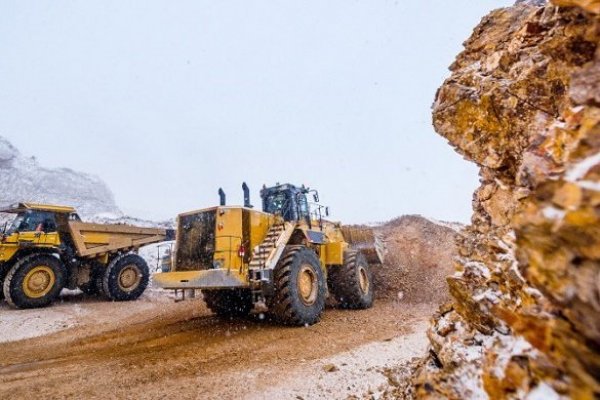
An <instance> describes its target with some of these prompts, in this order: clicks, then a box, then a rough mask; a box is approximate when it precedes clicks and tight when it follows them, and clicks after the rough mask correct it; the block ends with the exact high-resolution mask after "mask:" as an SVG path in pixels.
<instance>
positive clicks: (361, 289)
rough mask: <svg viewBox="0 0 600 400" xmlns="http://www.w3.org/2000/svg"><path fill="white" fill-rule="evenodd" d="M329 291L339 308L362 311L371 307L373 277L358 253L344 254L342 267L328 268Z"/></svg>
mask: <svg viewBox="0 0 600 400" xmlns="http://www.w3.org/2000/svg"><path fill="white" fill-rule="evenodd" d="M328 274H329V277H328V281H329V290H330V291H331V293H332V294H333V296H334V297H335V299H336V300H337V301H338V303H339V305H340V307H341V308H351V309H364V308H370V307H371V306H372V305H373V277H372V275H371V269H370V267H369V264H368V263H367V259H366V258H365V256H364V255H363V254H362V253H361V252H359V251H347V252H345V253H344V265H341V266H335V267H329V269H328Z"/></svg>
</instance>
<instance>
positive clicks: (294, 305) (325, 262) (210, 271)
mask: <svg viewBox="0 0 600 400" xmlns="http://www.w3.org/2000/svg"><path fill="white" fill-rule="evenodd" d="M242 188H243V190H244V206H243V207H241V206H227V205H226V204H225V203H226V202H225V194H224V192H223V191H222V190H219V194H220V196H221V201H220V206H218V207H211V208H206V209H202V210H198V211H191V212H187V213H183V214H180V215H179V216H178V220H177V221H178V222H177V224H178V225H177V239H176V244H175V254H174V260H173V261H174V262H173V264H172V270H171V271H170V272H164V273H159V274H156V275H154V282H155V283H156V284H157V285H158V286H160V287H163V288H165V289H174V290H178V291H181V292H182V293H185V290H186V289H201V290H202V293H203V296H204V300H205V301H206V303H207V305H208V307H209V308H210V309H211V310H212V311H213V312H215V313H216V314H218V315H221V316H227V317H230V316H242V315H245V314H248V313H249V312H250V311H251V310H252V308H253V307H254V305H255V304H257V303H263V304H266V305H267V306H268V308H269V312H270V313H271V314H272V315H273V316H274V317H275V318H276V319H278V320H279V321H280V322H281V323H284V324H289V325H300V326H301V325H307V324H313V323H315V322H317V321H318V320H319V318H320V316H321V313H322V311H323V309H324V307H325V298H326V296H327V295H328V293H330V294H331V295H333V296H334V297H335V298H336V299H337V301H338V303H339V305H340V306H341V307H344V308H354V309H360V308H368V307H371V305H372V303H373V293H374V292H373V289H374V287H373V280H372V276H371V270H370V264H372V263H380V262H381V261H382V258H383V247H382V246H381V244H380V243H378V241H377V238H376V237H375V236H374V235H373V232H372V231H371V230H370V229H360V228H358V227H354V228H348V229H344V228H343V227H342V226H341V224H340V223H335V222H331V221H327V220H326V219H324V217H326V216H327V215H328V214H329V212H328V208H327V207H323V206H321V205H319V204H318V201H319V199H318V194H317V193H316V191H314V190H310V189H308V188H306V187H304V186H301V187H298V186H294V185H291V184H283V185H279V184H278V185H276V186H273V187H270V188H267V187H264V188H263V189H262V190H261V198H262V211H258V210H255V209H253V207H252V205H251V204H250V194H249V189H248V186H247V185H246V184H244V185H243V186H242ZM309 195H312V198H313V200H314V202H312V203H311V202H309V200H308V196H309ZM182 289H183V290H182Z"/></svg>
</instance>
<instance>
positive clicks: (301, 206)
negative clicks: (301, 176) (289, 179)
mask: <svg viewBox="0 0 600 400" xmlns="http://www.w3.org/2000/svg"><path fill="white" fill-rule="evenodd" d="M308 192H309V189H308V188H306V187H304V186H302V187H297V186H294V185H290V184H289V183H286V184H283V185H276V186H273V187H270V188H267V187H263V189H262V190H261V191H260V197H261V199H262V206H263V211H264V212H266V213H269V214H276V215H281V216H282V217H283V219H284V220H285V221H299V220H303V219H304V220H309V219H310V209H309V206H308V201H307V199H306V195H307V193H308Z"/></svg>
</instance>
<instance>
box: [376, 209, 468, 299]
mask: <svg viewBox="0 0 600 400" xmlns="http://www.w3.org/2000/svg"><path fill="white" fill-rule="evenodd" d="M460 228H461V227H459V226H448V225H444V224H441V223H438V222H436V221H431V220H428V219H427V218H423V217H422V216H420V215H404V216H402V217H399V218H396V219H394V220H392V221H390V222H387V223H386V224H384V225H382V226H381V227H379V228H377V231H378V234H379V235H380V236H381V237H382V238H383V240H384V243H385V248H386V256H385V262H384V263H383V265H377V266H373V268H372V271H373V275H374V279H375V286H376V288H377V290H376V291H375V293H376V296H377V297H378V298H380V299H382V300H399V301H401V302H402V303H403V304H420V303H428V304H431V305H432V306H433V307H434V308H437V307H438V306H439V305H440V304H442V303H444V302H446V301H448V300H449V299H450V294H449V291H448V285H446V280H445V279H446V277H447V276H448V275H450V274H452V260H453V259H454V258H455V257H456V246H455V244H454V242H455V241H456V238H457V236H458V235H459V232H457V230H460Z"/></svg>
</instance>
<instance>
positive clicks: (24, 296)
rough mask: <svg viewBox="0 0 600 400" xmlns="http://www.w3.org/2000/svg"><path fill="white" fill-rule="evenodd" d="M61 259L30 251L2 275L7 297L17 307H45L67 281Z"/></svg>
mask: <svg viewBox="0 0 600 400" xmlns="http://www.w3.org/2000/svg"><path fill="white" fill-rule="evenodd" d="M66 276H67V273H66V270H65V267H64V265H63V263H62V262H61V261H60V260H59V259H58V258H57V257H55V256H53V255H51V254H30V255H28V256H25V257H23V258H22V259H20V260H19V261H17V262H16V263H15V265H13V266H12V268H11V269H10V270H9V271H8V274H7V275H6V278H5V279H4V284H3V287H2V289H3V292H4V297H5V298H6V301H8V303H9V304H10V305H12V306H13V307H17V308H36V307H46V306H48V305H49V304H50V303H52V302H53V301H54V300H55V299H56V298H57V297H58V295H59V294H60V291H61V290H62V288H63V287H64V285H65V282H66Z"/></svg>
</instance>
